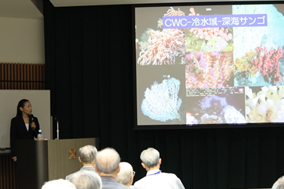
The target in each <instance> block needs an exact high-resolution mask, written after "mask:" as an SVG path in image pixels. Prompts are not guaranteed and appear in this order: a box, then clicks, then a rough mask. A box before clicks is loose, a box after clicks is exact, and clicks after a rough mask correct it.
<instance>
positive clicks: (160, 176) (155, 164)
mask: <svg viewBox="0 0 284 189" xmlns="http://www.w3.org/2000/svg"><path fill="white" fill-rule="evenodd" d="M140 159H141V161H142V163H141V165H142V167H143V168H144V169H146V171H147V174H146V176H145V177H143V178H142V179H140V180H138V181H137V182H135V183H134V187H135V189H157V188H163V189H184V186H183V184H182V182H181V180H180V179H179V178H178V177H177V176H176V175H175V174H172V173H164V172H162V171H161V170H160V166H161V163H162V159H161V158H160V153H159V151H158V150H156V149H154V148H148V149H146V150H144V151H142V153H141V155H140Z"/></svg>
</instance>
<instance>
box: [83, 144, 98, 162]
mask: <svg viewBox="0 0 284 189" xmlns="http://www.w3.org/2000/svg"><path fill="white" fill-rule="evenodd" d="M96 154H97V148H96V147H95V146H93V145H86V146H83V147H81V148H80V149H79V157H80V159H81V161H82V163H85V164H91V163H94V161H95V156H96Z"/></svg>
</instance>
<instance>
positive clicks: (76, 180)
mask: <svg viewBox="0 0 284 189" xmlns="http://www.w3.org/2000/svg"><path fill="white" fill-rule="evenodd" d="M69 181H70V182H72V183H73V184H74V185H75V186H76V187H77V189H101V188H102V179H101V177H100V176H99V175H98V174H97V173H95V172H94V171H78V172H76V173H74V174H72V175H71V177H70V178H69Z"/></svg>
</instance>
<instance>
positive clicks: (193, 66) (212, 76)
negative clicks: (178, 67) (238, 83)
mask: <svg viewBox="0 0 284 189" xmlns="http://www.w3.org/2000/svg"><path fill="white" fill-rule="evenodd" d="M199 56H202V57H204V59H205V60H204V61H203V60H202V58H199V59H198V58H196V57H199ZM189 57H190V58H189ZM232 58H233V54H232V52H220V53H219V52H205V53H200V52H199V53H193V54H191V55H190V56H186V59H185V61H186V68H185V69H186V73H185V74H186V88H216V87H224V86H227V85H228V81H229V79H230V78H231V76H232V75H233V69H234V66H233V62H232ZM196 70H198V71H196Z"/></svg>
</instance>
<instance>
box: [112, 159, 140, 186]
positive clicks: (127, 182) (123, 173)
mask: <svg viewBox="0 0 284 189" xmlns="http://www.w3.org/2000/svg"><path fill="white" fill-rule="evenodd" d="M119 166H120V171H119V173H118V174H117V177H116V180H117V182H119V183H121V184H123V185H124V186H127V187H128V188H130V187H131V185H132V183H133V178H134V175H135V172H134V171H133V168H132V166H131V165H130V164H129V163H127V162H121V163H120V164H119Z"/></svg>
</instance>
